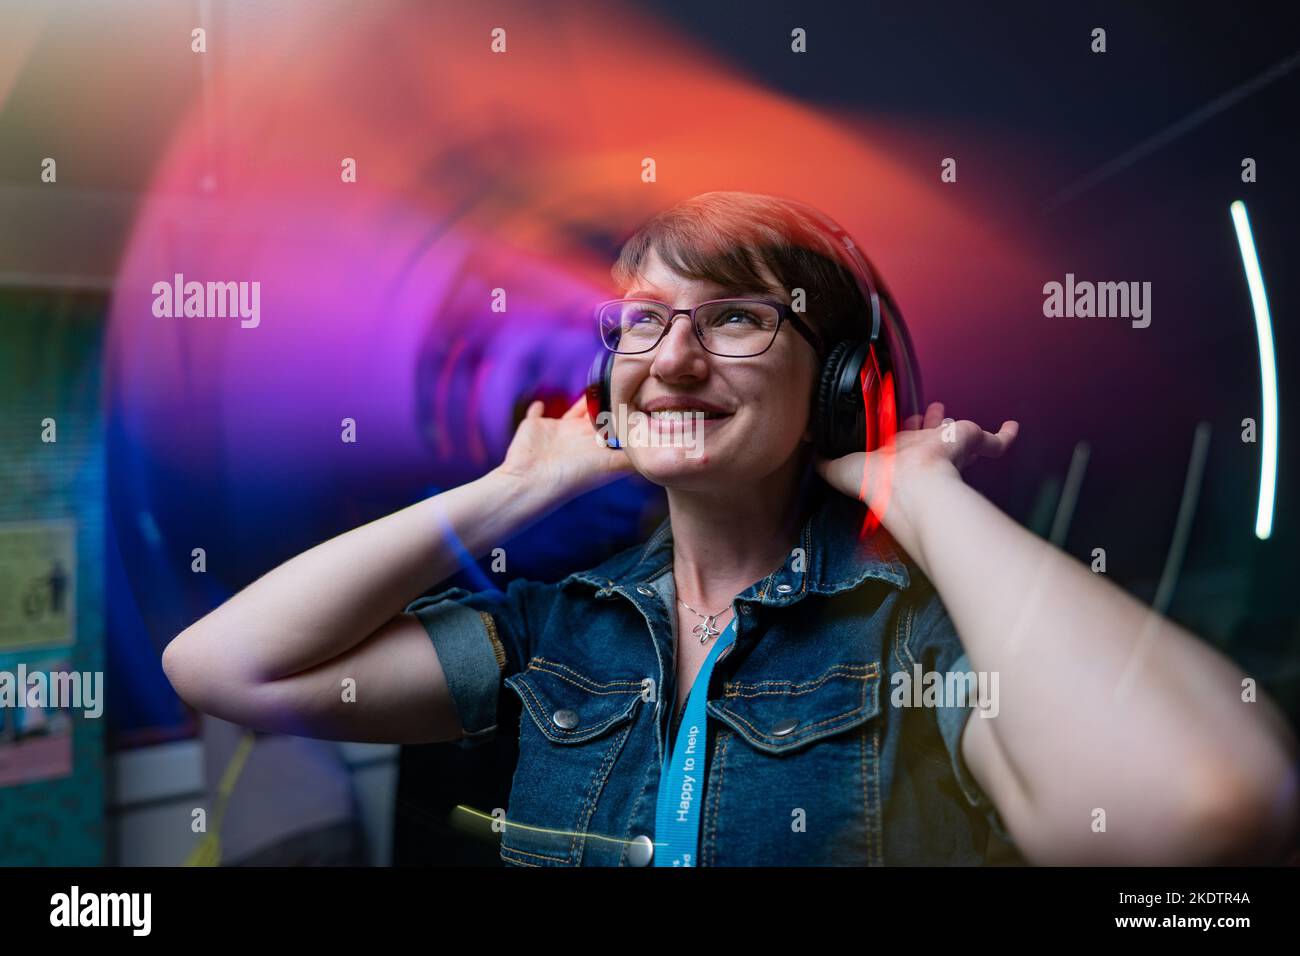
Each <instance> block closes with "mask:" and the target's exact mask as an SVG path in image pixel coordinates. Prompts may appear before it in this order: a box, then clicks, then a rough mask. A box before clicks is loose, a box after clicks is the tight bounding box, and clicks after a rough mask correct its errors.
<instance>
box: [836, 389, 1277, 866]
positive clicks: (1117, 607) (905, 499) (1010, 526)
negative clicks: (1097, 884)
mask: <svg viewBox="0 0 1300 956" xmlns="http://www.w3.org/2000/svg"><path fill="white" fill-rule="evenodd" d="M909 424H910V425H911V426H912V427H911V428H910V429H909V430H907V431H903V432H900V433H899V434H898V436H896V438H897V441H896V442H895V443H894V444H893V447H892V449H891V450H888V451H881V452H873V453H872V455H871V456H863V455H862V454H861V453H859V454H857V455H855V456H848V457H846V458H841V459H838V460H836V461H834V462H825V461H821V462H819V463H818V469H819V471H820V472H821V473H822V474H823V476H824V477H826V478H827V481H829V482H830V483H831V484H832V485H833V486H834V487H836V488H839V489H840V490H841V491H844V492H845V493H849V494H853V495H855V496H856V497H859V498H860V499H861V500H863V501H865V502H867V504H868V505H871V506H872V507H873V508H875V509H878V511H877V513H878V514H879V515H880V518H881V521H882V523H883V524H884V526H885V527H886V529H887V530H888V531H889V532H890V533H891V535H893V537H894V538H895V540H897V541H898V543H899V544H900V545H901V546H902V547H903V548H904V549H905V550H906V551H907V552H908V553H909V554H910V555H911V556H912V557H913V559H914V560H915V561H916V563H917V564H918V565H919V566H920V567H921V569H922V571H923V572H924V573H925V574H926V576H927V577H929V578H930V580H931V581H932V582H933V583H934V585H935V588H936V590H937V591H938V592H939V595H940V597H941V599H942V600H943V602H944V605H945V606H946V608H947V609H948V612H949V615H950V617H951V618H952V621H953V624H954V626H955V627H956V630H957V632H958V635H959V636H960V638H961V641H962V644H963V645H964V647H965V649H966V652H967V655H968V657H969V659H970V661H971V666H972V668H973V669H974V670H976V671H987V672H997V673H998V674H999V684H1000V691H1001V692H1000V697H999V701H998V707H999V709H998V713H997V716H996V717H995V718H994V719H971V720H969V721H968V722H967V726H966V730H965V733H964V736H963V740H962V754H963V757H964V758H965V759H966V761H967V763H968V765H969V766H970V769H971V773H972V774H973V775H974V776H975V777H976V779H977V780H978V781H979V782H980V784H981V785H982V786H984V788H985V790H986V791H987V792H988V794H989V796H990V798H991V799H992V800H993V802H994V803H995V804H996V805H997V807H998V810H999V812H1000V813H1001V815H1002V818H1003V820H1004V821H1005V822H1006V824H1007V828H1008V830H1009V831H1010V832H1011V834H1012V836H1013V837H1014V838H1015V839H1016V842H1017V845H1018V846H1019V848H1020V849H1021V851H1022V852H1023V853H1024V854H1025V855H1026V857H1027V858H1028V859H1030V860H1031V861H1033V862H1037V863H1054V864H1061V863H1103V862H1106V863H1139V864H1156V863H1164V864H1174V865H1178V864H1197V863H1223V862H1243V861H1248V862H1269V861H1272V860H1276V859H1277V858H1278V857H1279V856H1280V855H1281V854H1283V853H1284V852H1285V848H1286V846H1288V845H1289V844H1290V843H1291V841H1292V840H1293V839H1294V837H1295V827H1296V823H1297V794H1296V744H1295V739H1294V736H1293V734H1292V733H1291V730H1290V728H1289V726H1288V725H1287V722H1286V720H1285V719H1284V717H1283V716H1282V714H1281V713H1280V711H1279V710H1278V709H1277V707H1276V706H1275V705H1274V704H1273V702H1272V701H1270V700H1269V699H1268V698H1267V696H1266V695H1265V694H1263V693H1262V692H1259V693H1258V694H1257V699H1256V700H1254V701H1253V702H1247V701H1246V700H1243V681H1244V680H1245V678H1246V676H1247V675H1245V674H1244V673H1243V672H1242V671H1241V669H1240V668H1239V667H1237V665H1236V664H1234V663H1233V662H1232V661H1231V660H1229V659H1228V658H1226V657H1224V656H1223V655H1222V654H1220V653H1219V652H1217V651H1216V650H1214V649H1213V648H1212V647H1210V645H1209V644H1207V643H1206V642H1204V641H1203V640H1201V639H1200V638H1198V637H1197V636H1196V635H1194V634H1192V633H1190V632H1188V631H1187V630H1185V629H1183V628H1181V627H1179V626H1178V625H1177V624H1175V623H1173V622H1172V621H1170V620H1168V619H1166V618H1164V617H1162V616H1160V615H1158V614H1156V613H1155V612H1154V611H1153V610H1152V609H1151V608H1149V607H1147V606H1145V605H1143V604H1142V603H1141V602H1139V601H1137V600H1136V599H1135V598H1133V597H1132V596H1131V595H1129V594H1128V593H1127V592H1126V591H1124V590H1123V589H1122V588H1120V587H1118V586H1117V585H1115V584H1114V583H1113V582H1111V581H1109V580H1108V579H1106V577H1105V576H1103V575H1098V574H1094V573H1092V572H1091V571H1089V570H1088V569H1087V568H1085V567H1084V566H1083V565H1082V564H1081V563H1080V562H1079V561H1077V560H1075V559H1074V558H1072V557H1071V556H1069V555H1067V554H1065V553H1064V552H1062V551H1061V550H1060V549H1058V548H1056V547H1054V546H1052V545H1051V544H1050V543H1048V542H1046V541H1044V540H1042V539H1041V538H1038V537H1037V536H1035V535H1033V534H1031V533H1030V532H1029V531H1027V530H1026V529H1024V528H1022V527H1021V526H1020V525H1019V524H1017V523H1016V522H1015V521H1012V520H1011V519H1010V518H1009V517H1007V516H1006V515H1005V514H1003V513H1002V512H1001V511H999V510H998V509H997V508H996V507H995V506H994V505H993V504H992V503H991V502H989V501H988V500H987V499H986V498H984V497H983V496H982V495H980V494H979V493H978V492H976V491H975V490H974V489H972V488H971V487H970V486H968V485H967V484H965V482H964V481H962V479H961V475H960V473H959V471H958V467H959V466H962V465H964V464H965V463H966V462H967V461H970V460H973V459H974V458H976V457H978V456H980V455H989V456H997V455H1000V454H1002V452H1003V451H1004V450H1005V449H1006V448H1007V447H1008V446H1009V445H1010V443H1011V441H1012V440H1013V439H1014V438H1015V435H1016V431H1017V426H1016V424H1015V423H1014V422H1007V423H1005V424H1004V425H1003V427H1002V429H1001V430H1000V431H999V432H998V433H997V434H996V435H993V434H990V433H988V432H985V431H983V430H982V429H981V428H980V427H979V426H978V425H976V424H975V423H974V422H970V421H960V422H956V423H952V424H951V425H949V426H947V427H946V428H945V425H944V423H943V406H942V405H939V404H938V403H935V404H934V405H931V407H930V409H929V410H928V412H927V414H926V416H925V419H924V421H923V422H919V423H918V422H912V423H909ZM945 432H946V434H945ZM945 438H946V439H947V440H946V441H945ZM864 465H865V468H866V473H865V480H864V471H863V468H864ZM1099 810H1100V811H1104V814H1105V817H1104V821H1105V830H1104V832H1102V831H1100V830H1099V828H1098V821H1100V820H1101V819H1102V818H1101V817H1100V815H1099V814H1098V812H1097V811H1099Z"/></svg>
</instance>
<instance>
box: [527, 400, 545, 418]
mask: <svg viewBox="0 0 1300 956" xmlns="http://www.w3.org/2000/svg"><path fill="white" fill-rule="evenodd" d="M541 414H542V400H541V399H540V398H535V399H533V400H532V401H531V402H529V403H528V411H526V412H524V418H540V417H541Z"/></svg>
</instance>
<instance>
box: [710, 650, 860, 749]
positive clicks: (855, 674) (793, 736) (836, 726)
mask: <svg viewBox="0 0 1300 956" xmlns="http://www.w3.org/2000/svg"><path fill="white" fill-rule="evenodd" d="M722 689H723V695H724V696H723V697H722V699H721V700H711V701H709V703H708V711H709V714H710V715H711V716H713V717H716V718H717V719H718V720H720V721H722V722H723V723H724V724H726V725H727V726H728V727H730V728H731V729H732V730H734V731H736V733H738V734H739V735H740V736H741V737H743V738H744V739H745V740H746V741H748V742H749V743H750V744H752V745H753V746H755V747H757V748H759V749H760V750H766V751H767V752H769V753H787V752H789V751H792V750H797V749H798V748H800V747H803V746H804V745H806V744H809V743H812V742H813V741H814V740H820V739H822V738H823V737H829V736H831V735H832V734H838V733H842V732H844V731H846V730H849V729H851V728H853V727H856V726H858V725H859V724H861V723H863V722H864V721H867V720H870V719H871V718H872V717H874V716H876V715H877V714H878V713H880V668H879V666H878V665H877V664H875V663H868V664H836V665H835V666H834V667H830V668H828V669H827V670H826V671H824V672H823V673H822V674H820V675H818V676H817V677H815V678H812V679H811V680H806V681H786V680H765V681H753V682H745V681H728V682H726V683H725V684H723V688H722Z"/></svg>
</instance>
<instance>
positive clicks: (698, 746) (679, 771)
mask: <svg viewBox="0 0 1300 956" xmlns="http://www.w3.org/2000/svg"><path fill="white" fill-rule="evenodd" d="M735 639H736V619H735V618H734V617H733V618H732V619H731V622H730V623H729V624H728V625H727V626H726V628H725V629H724V630H723V631H722V633H721V634H719V635H718V636H717V638H716V640H715V642H714V644H713V648H712V650H710V651H709V655H708V657H706V658H705V659H704V663H703V664H701V665H700V672H699V673H698V674H696V675H695V683H694V684H693V685H692V686H691V693H690V696H689V697H687V698H686V713H684V714H683V715H682V722H681V724H680V726H678V728H677V739H676V740H675V741H674V742H673V752H672V754H671V755H670V756H669V757H668V758H667V759H665V760H664V768H663V773H662V774H660V775H659V802H658V805H657V806H656V808H655V848H654V865H655V866H695V865H696V848H697V846H698V844H699V842H700V801H701V800H702V799H703V797H704V766H705V762H706V761H705V748H706V747H707V746H708V739H709V735H708V732H707V727H706V721H707V720H708V712H707V711H706V710H705V704H706V703H707V702H708V697H709V675H711V674H712V673H713V665H714V664H716V663H717V661H718V657H719V656H721V654H722V652H723V651H724V650H725V649H726V648H728V647H730V646H731V644H732V642H734V641H735ZM671 727H672V725H671V723H670V724H669V729H671Z"/></svg>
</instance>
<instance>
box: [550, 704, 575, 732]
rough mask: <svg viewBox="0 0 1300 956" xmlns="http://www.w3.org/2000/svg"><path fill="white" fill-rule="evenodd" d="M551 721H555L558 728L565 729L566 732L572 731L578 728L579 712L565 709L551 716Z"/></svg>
mask: <svg viewBox="0 0 1300 956" xmlns="http://www.w3.org/2000/svg"><path fill="white" fill-rule="evenodd" d="M551 720H553V721H555V723H556V726H558V727H563V728H564V729H565V730H572V729H573V728H574V727H576V726H578V712H577V711H576V710H569V708H567V707H565V708H562V709H561V710H557V711H556V712H555V713H553V714H551Z"/></svg>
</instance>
